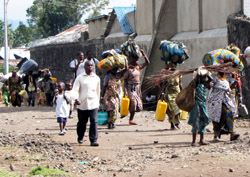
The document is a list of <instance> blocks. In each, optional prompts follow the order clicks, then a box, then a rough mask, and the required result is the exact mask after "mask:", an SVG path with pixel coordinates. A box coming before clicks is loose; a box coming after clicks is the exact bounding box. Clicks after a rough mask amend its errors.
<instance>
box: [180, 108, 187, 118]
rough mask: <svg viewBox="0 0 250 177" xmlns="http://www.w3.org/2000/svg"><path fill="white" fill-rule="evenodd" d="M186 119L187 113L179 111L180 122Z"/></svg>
mask: <svg viewBox="0 0 250 177" xmlns="http://www.w3.org/2000/svg"><path fill="white" fill-rule="evenodd" d="M187 118H188V112H187V111H183V110H182V111H181V120H186V119H187Z"/></svg>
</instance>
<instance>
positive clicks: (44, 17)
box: [27, 0, 109, 39]
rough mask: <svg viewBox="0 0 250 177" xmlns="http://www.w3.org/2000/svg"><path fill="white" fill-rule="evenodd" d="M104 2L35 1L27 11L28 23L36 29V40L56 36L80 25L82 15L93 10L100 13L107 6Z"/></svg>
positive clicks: (80, 0) (71, 0)
mask: <svg viewBox="0 0 250 177" xmlns="http://www.w3.org/2000/svg"><path fill="white" fill-rule="evenodd" d="M99 1H100V2H101V1H102V0H34V2H33V5H32V6H31V7H30V8H28V9H27V17H28V18H29V19H28V23H29V24H30V26H32V27H33V28H34V31H35V34H34V35H35V39H39V38H45V37H49V36H53V35H56V34H58V33H60V32H62V31H64V30H66V29H68V28H70V27H72V26H74V25H76V24H79V23H80V20H81V17H82V15H83V14H84V13H85V12H86V11H87V10H90V8H92V5H94V8H95V9H96V10H95V11H97V12H98V11H100V10H101V9H103V8H104V6H105V5H107V2H108V1H109V0H104V2H106V3H100V2H99ZM94 8H93V9H94Z"/></svg>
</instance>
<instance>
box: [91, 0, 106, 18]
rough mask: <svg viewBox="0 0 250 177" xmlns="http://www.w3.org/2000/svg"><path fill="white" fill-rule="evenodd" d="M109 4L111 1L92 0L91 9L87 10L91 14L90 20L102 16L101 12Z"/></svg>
mask: <svg viewBox="0 0 250 177" xmlns="http://www.w3.org/2000/svg"><path fill="white" fill-rule="evenodd" d="M108 4H109V0H90V7H89V8H88V10H87V11H90V12H91V14H90V15H89V18H91V17H96V16H99V15H101V12H100V11H101V10H103V9H104V8H105V6H107V5H108Z"/></svg>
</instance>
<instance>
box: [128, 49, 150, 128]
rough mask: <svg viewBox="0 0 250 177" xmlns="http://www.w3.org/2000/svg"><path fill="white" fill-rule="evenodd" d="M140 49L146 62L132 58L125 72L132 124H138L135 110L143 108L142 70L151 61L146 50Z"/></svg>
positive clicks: (130, 121)
mask: <svg viewBox="0 0 250 177" xmlns="http://www.w3.org/2000/svg"><path fill="white" fill-rule="evenodd" d="M140 51H141V53H142V55H143V57H144V59H145V62H144V63H143V64H138V58H137V59H135V58H130V60H131V62H130V65H129V68H128V71H127V72H126V73H125V74H124V91H125V96H128V97H129V99H130V105H129V112H130V118H129V124H130V125H137V123H135V122H134V121H133V119H134V116H135V112H140V111H141V110H142V109H143V104H142V96H141V88H140V80H141V73H140V70H142V69H143V68H144V67H145V66H147V65H148V64H149V63H150V61H149V59H148V57H147V56H146V54H145V53H144V50H142V49H140Z"/></svg>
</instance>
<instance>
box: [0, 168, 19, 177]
mask: <svg viewBox="0 0 250 177" xmlns="http://www.w3.org/2000/svg"><path fill="white" fill-rule="evenodd" d="M0 176H8V177H19V175H17V174H15V173H12V172H9V171H6V170H2V169H0Z"/></svg>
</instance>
